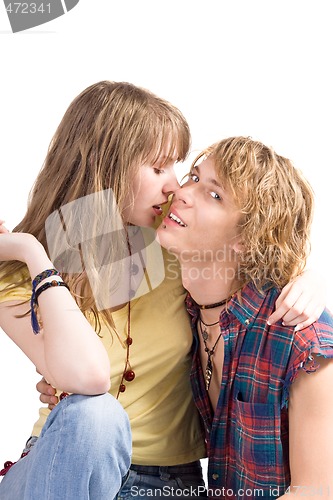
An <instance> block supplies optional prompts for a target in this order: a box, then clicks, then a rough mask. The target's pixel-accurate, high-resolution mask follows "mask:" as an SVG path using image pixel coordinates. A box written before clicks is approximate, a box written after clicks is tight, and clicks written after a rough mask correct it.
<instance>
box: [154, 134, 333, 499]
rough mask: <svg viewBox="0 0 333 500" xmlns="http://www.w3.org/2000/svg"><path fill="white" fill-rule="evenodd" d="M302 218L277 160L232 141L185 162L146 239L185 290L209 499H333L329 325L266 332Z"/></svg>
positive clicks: (299, 253)
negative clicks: (170, 259) (177, 272)
mask: <svg viewBox="0 0 333 500" xmlns="http://www.w3.org/2000/svg"><path fill="white" fill-rule="evenodd" d="M199 159H202V160H203V161H202V162H201V163H198V160H199ZM312 212H313V195H312V190H311V188H310V186H309V184H308V183H307V182H306V180H305V179H304V178H303V176H302V175H301V173H300V172H299V171H297V170H296V169H295V168H294V167H293V166H292V164H291V163H290V161H289V160H287V159H285V158H283V157H281V156H278V155H277V154H276V153H275V152H274V151H273V150H272V149H271V148H268V147H266V146H264V145H263V144H261V143H259V142H256V141H253V140H251V139H250V138H245V137H234V138H230V139H226V140H223V141H221V142H220V143H218V144H216V145H214V146H212V147H210V148H209V149H207V150H206V151H205V152H204V153H202V154H201V155H200V156H199V157H198V158H197V160H196V161H195V162H194V166H193V167H192V169H191V172H190V174H189V179H188V181H187V182H186V184H184V185H183V187H182V188H181V189H179V190H178V191H177V192H176V194H175V196H174V199H173V203H172V205H171V207H170V211H169V214H168V216H167V217H166V218H165V219H164V221H163V224H162V226H161V227H160V228H159V230H158V238H159V240H160V242H161V244H162V245H163V246H165V247H166V248H168V250H169V251H171V252H172V253H174V254H175V255H176V256H177V258H178V259H179V261H180V263H181V267H182V279H183V284H184V286H185V288H186V289H187V290H188V292H189V295H188V298H187V307H188V311H189V313H190V315H191V317H192V327H193V332H194V357H193V365H192V373H191V380H192V388H193V393H194V397H195V401H196V405H197V408H198V409H199V411H200V414H201V417H202V420H203V422H204V426H205V430H206V442H207V448H208V457H209V465H208V486H209V492H208V493H209V496H210V497H211V498H221V497H225V498H239V499H243V498H257V497H259V498H264V499H271V498H274V497H281V498H293V497H296V498H298V497H302V498H303V499H304V498H311V499H319V498H320V499H321V500H322V499H323V498H333V474H332V470H333V433H332V422H333V361H332V357H333V318H332V316H331V314H330V313H329V312H328V311H325V312H324V313H323V314H322V316H321V317H320V319H319V320H318V321H317V322H316V323H314V324H313V325H311V326H309V327H307V328H304V329H302V330H298V331H295V330H293V328H292V327H289V326H284V324H283V323H281V322H278V323H277V324H275V325H273V326H272V325H270V324H268V322H267V319H268V318H269V316H270V315H271V314H272V312H273V310H274V303H275V300H276V298H277V296H278V293H279V291H280V289H281V288H282V287H283V286H284V285H285V284H286V283H287V282H289V281H290V280H292V279H293V278H294V277H295V276H297V274H299V273H300V272H301V270H302V269H303V267H304V265H305V260H306V256H307V253H308V246H309V231H310V225H311V219H312Z"/></svg>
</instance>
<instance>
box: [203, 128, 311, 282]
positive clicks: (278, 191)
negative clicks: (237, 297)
mask: <svg viewBox="0 0 333 500" xmlns="http://www.w3.org/2000/svg"><path fill="white" fill-rule="evenodd" d="M208 156H210V157H211V158H212V159H213V160H214V163H215V169H216V174H217V176H218V178H219V180H220V181H221V183H222V186H223V187H224V188H225V189H226V190H228V192H230V193H231V194H232V197H233V200H234V202H235V204H236V206H237V208H238V209H239V210H240V212H241V214H242V216H241V222H240V234H241V241H242V247H243V252H242V253H241V254H240V256H239V257H240V264H239V279H240V281H241V283H243V284H245V283H247V282H250V281H252V282H253V283H254V284H255V285H256V287H257V288H258V289H259V290H262V289H263V287H267V286H273V285H275V286H277V287H278V288H281V287H283V286H284V285H286V284H287V283H288V282H290V281H291V280H292V279H293V278H295V277H296V276H297V275H299V274H300V273H301V272H302V270H303V269H304V266H305V263H306V258H307V256H308V253H309V250H310V228H311V223H312V218H313V208H314V196H313V191H312V188H311V186H310V184H309V183H308V181H307V180H306V179H305V178H304V176H303V174H302V173H301V172H300V170H298V169H296V168H295V167H294V166H293V164H292V163H291V161H290V160H288V159H287V158H284V157H283V156H279V155H278V154H276V153H275V151H274V150H273V149H272V148H270V147H267V146H265V145H264V144H262V143H261V142H259V141H255V140H252V139H251V138H250V137H230V138H228V139H224V140H222V141H220V142H218V143H216V144H214V145H213V146H211V147H209V148H207V149H206V150H205V151H204V152H202V153H201V154H200V155H199V156H198V158H196V160H195V162H194V164H195V163H197V162H198V160H199V158H201V157H208Z"/></svg>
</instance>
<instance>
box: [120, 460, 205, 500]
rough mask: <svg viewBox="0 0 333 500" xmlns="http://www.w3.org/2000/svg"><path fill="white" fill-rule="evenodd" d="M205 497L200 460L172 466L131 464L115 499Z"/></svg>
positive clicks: (149, 499) (148, 499) (146, 499)
mask: <svg viewBox="0 0 333 500" xmlns="http://www.w3.org/2000/svg"><path fill="white" fill-rule="evenodd" d="M151 498H178V499H181V498H186V499H191V498H193V499H194V498H195V499H197V500H198V499H199V498H206V491H205V483H204V481H203V478H202V470H201V465H200V462H199V461H198V462H193V463H191V464H184V465H174V466H161V467H158V466H140V465H131V468H130V470H129V471H128V474H127V477H126V479H125V481H124V483H123V485H122V487H121V490H120V491H119V493H118V496H117V500H133V499H137V500H151Z"/></svg>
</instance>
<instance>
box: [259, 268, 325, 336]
mask: <svg viewBox="0 0 333 500" xmlns="http://www.w3.org/2000/svg"><path fill="white" fill-rule="evenodd" d="M325 288H326V287H325V282H324V280H323V278H322V277H321V276H320V275H318V274H317V273H315V272H314V271H305V272H304V273H302V274H301V275H300V276H298V277H297V278H296V279H295V280H294V281H292V282H291V283H288V285H286V286H285V287H284V288H283V289H282V291H281V294H280V296H279V297H278V299H277V301H276V304H275V307H276V309H275V311H274V313H273V314H272V315H271V316H270V317H269V318H268V321H267V322H268V324H270V325H273V324H274V323H276V322H277V321H278V320H279V319H282V323H283V324H284V325H286V326H295V325H296V327H295V331H297V330H301V329H302V328H306V327H307V326H309V325H311V324H312V323H314V322H315V321H317V319H318V318H319V317H320V315H321V313H322V312H323V310H324V308H325V302H326V289H325Z"/></svg>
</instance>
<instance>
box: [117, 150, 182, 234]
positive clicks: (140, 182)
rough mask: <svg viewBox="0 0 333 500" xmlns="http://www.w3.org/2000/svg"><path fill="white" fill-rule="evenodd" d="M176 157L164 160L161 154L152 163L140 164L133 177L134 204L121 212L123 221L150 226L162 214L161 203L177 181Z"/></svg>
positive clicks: (177, 185)
mask: <svg viewBox="0 0 333 500" xmlns="http://www.w3.org/2000/svg"><path fill="white" fill-rule="evenodd" d="M175 162H176V157H174V158H170V159H167V160H166V156H164V155H163V153H162V155H161V156H160V157H159V158H158V160H157V162H155V163H154V164H152V163H146V164H144V165H142V166H141V167H140V168H139V170H138V172H137V174H136V176H135V177H134V179H133V185H132V186H133V194H134V204H133V206H131V207H128V208H126V209H125V210H124V212H123V217H124V220H125V222H127V223H129V224H133V225H136V226H144V227H151V226H153V225H154V223H155V219H156V217H157V216H159V215H161V214H162V210H163V205H165V204H166V203H167V202H168V197H169V195H170V194H172V193H173V192H174V191H175V190H176V189H178V188H179V183H178V181H177V177H176V174H175V171H174V166H175Z"/></svg>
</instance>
